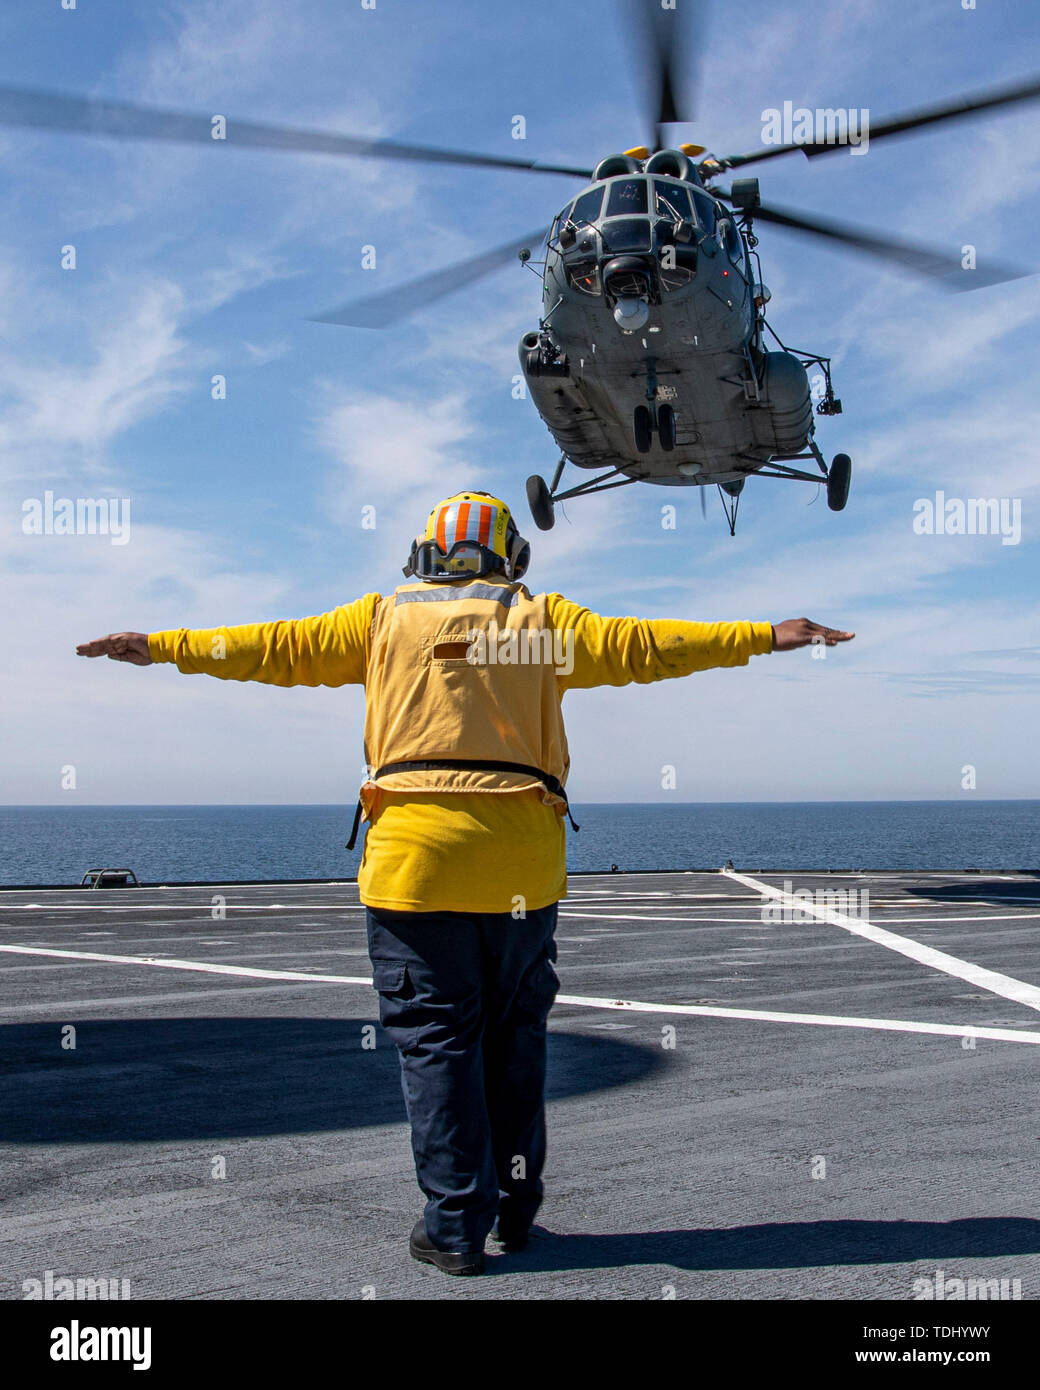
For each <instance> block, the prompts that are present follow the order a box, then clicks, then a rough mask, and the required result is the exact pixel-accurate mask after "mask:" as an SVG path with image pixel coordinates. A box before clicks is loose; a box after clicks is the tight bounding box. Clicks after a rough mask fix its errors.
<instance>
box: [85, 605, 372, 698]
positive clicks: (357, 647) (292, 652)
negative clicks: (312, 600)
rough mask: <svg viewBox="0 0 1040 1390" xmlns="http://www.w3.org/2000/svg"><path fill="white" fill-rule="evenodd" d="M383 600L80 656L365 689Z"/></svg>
mask: <svg viewBox="0 0 1040 1390" xmlns="http://www.w3.org/2000/svg"><path fill="white" fill-rule="evenodd" d="M378 601H379V595H378V594H366V595H365V597H364V598H362V599H358V600H357V602H355V603H350V604H345V605H344V606H343V607H341V608H336V609H333V610H332V612H330V613H322V614H320V615H319V616H318V617H314V618H295V619H288V620H285V621H281V622H271V623H247V624H245V625H243V626H241V627H214V628H194V629H193V628H177V629H172V630H170V631H168V632H153V633H150V634H146V633H143V632H117V633H112V634H111V635H109V636H108V637H99V638H97V639H96V640H95V641H93V642H83V643H81V644H80V645H79V646H78V647H77V648H76V651H77V653H78V654H79V655H80V656H107V657H109V658H111V659H112V660H113V661H129V662H131V663H132V664H133V665H135V666H150V665H151V664H152V663H153V662H173V663H175V664H176V666H177V669H178V670H180V671H182V672H184V674H185V675H200V674H201V675H208V676H217V677H219V678H220V679H222V680H237V681H261V682H263V683H265V684H267V685H361V684H364V680H365V673H366V670H367V667H368V652H369V642H370V635H371V628H372V617H373V614H374V612H375V606H376V604H377V603H378Z"/></svg>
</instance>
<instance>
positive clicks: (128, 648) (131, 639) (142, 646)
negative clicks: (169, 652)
mask: <svg viewBox="0 0 1040 1390" xmlns="http://www.w3.org/2000/svg"><path fill="white" fill-rule="evenodd" d="M76 655H77V656H107V657H108V658H109V660H110V661H129V662H130V663H131V665H133V666H151V665H152V658H151V656H150V655H149V652H148V634H147V633H146V632H112V633H109V635H108V636H107V637H96V638H95V639H94V641H93V642H81V643H80V644H79V646H78V647H77V648H76Z"/></svg>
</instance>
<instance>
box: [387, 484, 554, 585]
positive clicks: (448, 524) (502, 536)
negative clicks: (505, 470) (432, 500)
mask: <svg viewBox="0 0 1040 1390" xmlns="http://www.w3.org/2000/svg"><path fill="white" fill-rule="evenodd" d="M530 562H531V547H530V545H528V543H527V541H525V540H524V538H523V536H521V535H520V533H519V531H518V530H517V527H516V522H515V521H514V520H513V517H512V514H511V512H510V510H509V508H508V507H507V506H506V504H505V503H504V502H503V501H502V500H501V498H498V497H493V496H492V494H491V493H490V492H458V493H456V494H455V496H454V497H448V498H446V499H445V500H444V501H443V502H440V503H438V505H437V506H436V507H434V509H433V511H432V512H431V513H430V515H429V518H428V520H427V522H426V532H425V534H424V535H422V536H416V538H415V540H414V542H413V543H412V550H411V554H410V555H409V557H408V563H407V565H405V567H404V573H405V574H406V575H414V576H415V578H416V579H423V580H429V581H432V582H444V581H447V580H452V579H464V578H468V579H477V578H480V577H481V576H482V575H489V574H503V575H504V576H505V577H506V579H521V578H522V577H523V576H524V574H526V572H527V567H528V565H529V564H530Z"/></svg>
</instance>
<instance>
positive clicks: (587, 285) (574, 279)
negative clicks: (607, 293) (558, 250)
mask: <svg viewBox="0 0 1040 1390" xmlns="http://www.w3.org/2000/svg"><path fill="white" fill-rule="evenodd" d="M567 280H568V282H569V283H570V285H571V288H572V289H575V290H580V292H581V293H582V294H593V295H595V294H602V293H603V289H602V287H601V285H600V280H599V266H598V265H597V264H596V262H595V261H584V262H580V263H579V264H577V265H569V266H568V267H567Z"/></svg>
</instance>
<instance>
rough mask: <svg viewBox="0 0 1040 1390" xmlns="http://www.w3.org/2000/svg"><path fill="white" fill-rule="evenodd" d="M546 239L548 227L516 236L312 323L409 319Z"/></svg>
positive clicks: (374, 324) (370, 324)
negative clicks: (418, 311) (499, 244)
mask: <svg viewBox="0 0 1040 1390" xmlns="http://www.w3.org/2000/svg"><path fill="white" fill-rule="evenodd" d="M544 238H545V228H544V227H539V228H538V229H537V231H534V232H531V233H530V234H529V235H528V236H526V237H515V238H514V239H513V240H512V241H509V242H506V244H505V245H504V246H496V247H495V248H494V249H493V250H491V251H481V252H480V253H479V255H476V256H471V257H470V258H469V260H466V261H459V262H458V263H457V264H455V265H449V266H445V267H443V268H442V269H441V270H435V271H433V272H432V273H431V274H429V275H421V276H419V277H418V279H415V280H407V281H405V283H404V284H401V285H394V286H393V287H392V288H391V289H388V290H379V291H377V292H376V293H375V294H369V295H365V297H364V298H363V299H351V300H348V301H347V303H346V304H341V305H340V306H339V308H338V309H330V310H329V312H328V313H327V314H315V315H313V317H312V320H311V321H312V322H313V323H339V324H345V325H347V326H348V327H352V328H387V327H389V326H390V324H392V323H396V322H397V320H398V319H402V318H405V317H407V315H408V314H411V313H414V312H415V311H416V310H418V309H424V308H425V307H426V306H427V305H428V304H434V303H436V301H437V300H438V299H443V298H444V296H445V295H448V294H452V293H453V292H454V291H455V290H460V289H462V288H463V286H465V285H471V284H473V282H474V281H475V280H480V279H482V278H483V276H485V275H490V274H491V273H492V271H495V270H501V269H502V267H503V266H505V265H508V263H509V261H510V259H511V258H512V257H513V256H517V255H519V253H520V251H521V250H522V249H523V248H524V247H527V246H537V245H538V243H539V242H540V241H543V240H544Z"/></svg>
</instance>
